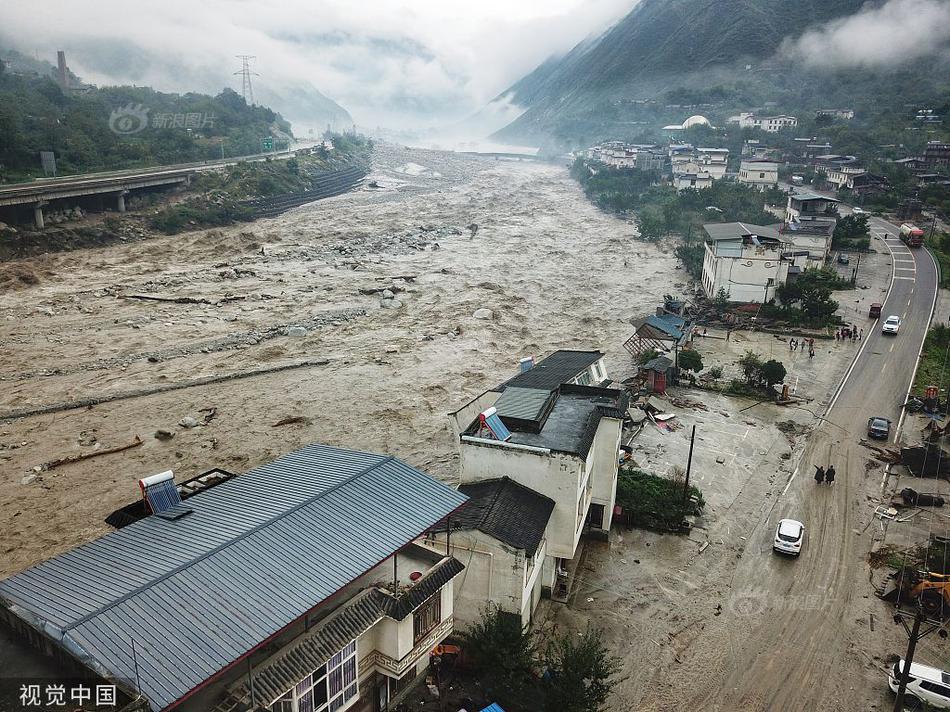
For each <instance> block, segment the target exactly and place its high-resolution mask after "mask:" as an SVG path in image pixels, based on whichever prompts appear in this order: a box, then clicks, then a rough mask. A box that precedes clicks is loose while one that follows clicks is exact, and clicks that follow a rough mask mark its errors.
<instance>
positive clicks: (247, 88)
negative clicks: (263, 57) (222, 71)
mask: <svg viewBox="0 0 950 712" xmlns="http://www.w3.org/2000/svg"><path fill="white" fill-rule="evenodd" d="M235 56H236V57H237V58H238V59H240V60H241V71H239V72H235V73H234V74H235V75H238V74H240V75H241V96H243V97H244V102H245V103H246V104H247V105H248V106H253V105H254V89H253V88H252V87H251V77H252V76H254V77H259V76H261V75H260V74H258V73H257V72H252V71H251V60H252V59H256V57H255V56H254V55H252V54H238V55H235Z"/></svg>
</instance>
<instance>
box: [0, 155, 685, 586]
mask: <svg viewBox="0 0 950 712" xmlns="http://www.w3.org/2000/svg"><path fill="white" fill-rule="evenodd" d="M370 181H375V182H376V185H377V186H378V187H376V188H372V187H369V184H370ZM476 226H477V227H476ZM634 238H635V228H634V226H633V225H631V224H629V223H627V222H625V221H623V220H620V219H618V218H615V217H612V216H609V215H606V214H604V213H602V212H600V211H599V210H598V209H597V208H595V207H594V206H592V205H591V204H590V203H589V201H588V200H587V199H586V198H585V197H584V195H583V194H582V192H581V191H580V189H579V188H578V186H577V184H576V183H575V182H574V181H573V180H572V179H571V178H570V176H569V175H568V172H567V170H566V168H564V167H562V166H558V165H552V164H546V163H535V162H527V161H524V162H514V161H501V160H494V159H489V158H484V157H475V156H461V155H457V154H451V153H443V152H436V151H426V150H418V149H413V150H409V149H406V148H403V147H395V146H385V145H384V146H380V147H378V149H377V153H376V163H375V166H374V169H373V173H372V174H371V175H370V176H369V177H368V179H367V181H366V187H364V188H362V189H360V190H359V191H356V192H353V193H350V194H347V195H344V196H340V197H338V198H333V199H329V200H325V201H322V202H319V203H315V204H311V205H307V206H304V207H302V208H299V209H296V210H294V211H293V212H291V213H288V214H285V215H283V216H281V217H280V218H277V219H273V220H264V221H260V222H257V223H253V224H249V225H241V226H236V227H233V228H229V229H224V230H215V231H202V232H195V233H189V234H183V235H178V236H175V237H163V238H156V239H152V240H147V241H140V242H136V243H129V244H122V245H117V246H112V247H106V248H100V249H95V250H81V251H74V252H68V253H59V254H53V255H45V256H42V257H38V258H33V259H30V260H23V261H21V262H20V263H18V264H17V265H16V267H17V269H18V270H21V271H22V270H28V271H31V272H32V273H33V274H34V275H35V276H36V278H37V279H38V283H37V284H35V285H30V286H23V287H22V288H19V289H16V290H10V291H6V292H4V293H2V294H0V313H2V315H3V316H2V318H0V383H2V384H3V388H2V389H0V410H2V411H3V413H4V415H9V414H10V412H11V411H14V410H17V409H25V408H38V407H42V406H46V405H50V404H56V403H64V402H68V401H82V400H83V399H87V398H102V397H107V396H110V395H114V394H135V393H143V392H149V391H153V390H155V388H156V387H158V386H165V385H173V384H180V383H183V382H187V381H190V380H194V379H199V378H202V377H206V376H215V375H223V374H233V373H243V372H248V371H254V370H258V369H266V368H272V367H275V366H280V365H284V364H295V363H299V362H302V361H304V360H312V361H315V362H317V363H319V362H321V361H323V360H325V361H326V363H325V364H323V365H312V366H309V367H304V368H295V369H292V370H285V371H281V372H275V373H268V374H262V375H256V376H253V377H249V378H244V379H241V380H233V381H225V382H218V383H213V384H210V385H203V386H196V387H191V388H186V389H179V390H173V391H169V392H165V393H157V394H152V395H139V396H137V397H129V398H125V399H122V400H117V401H114V402H107V403H103V404H101V405H96V406H94V407H83V408H74V409H66V410H60V411H59V412H55V413H47V414H42V415H33V416H27V417H21V418H17V419H14V420H9V421H6V422H3V423H0V541H3V542H4V543H5V547H4V549H5V551H4V552H3V556H2V558H0V575H8V574H10V573H12V572H15V571H19V570H21V569H23V568H25V567H27V566H29V565H32V564H34V563H37V562H38V561H40V560H43V559H45V558H48V557H50V556H53V555H55V554H58V553H60V552H62V551H65V550H67V549H69V548H72V547H74V546H76V545H77V544H79V543H81V542H84V541H88V540H89V539H91V538H93V537H95V536H98V535H100V534H102V533H104V532H106V531H107V529H108V528H107V527H106V525H105V524H104V523H103V518H104V517H105V516H106V515H107V514H108V513H109V512H111V511H112V510H113V509H115V508H117V507H119V506H121V505H123V504H126V503H129V502H131V501H133V500H135V499H136V498H137V496H138V490H137V479H138V478H140V477H143V476H146V475H149V474H153V473H156V472H160V471H163V470H167V469H171V470H174V471H175V475H176V478H178V479H179V480H181V479H186V478H188V477H191V476H193V475H195V474H198V473H200V472H203V471H205V470H207V469H209V468H212V467H222V468H225V469H228V470H231V471H234V472H239V473H240V472H244V471H246V470H248V469H250V468H251V467H253V466H255V465H257V464H259V463H261V462H265V461H267V460H270V459H273V458H275V457H276V456H278V455H279V454H281V453H283V452H286V451H289V450H292V449H294V448H297V447H300V446H302V445H303V444H306V443H309V442H324V443H329V444H333V445H340V446H345V447H351V448H359V449H364V450H371V451H378V452H386V453H391V454H393V455H396V456H398V457H401V458H403V459H405V460H406V461H408V462H409V463H410V464H412V465H414V466H417V467H419V468H421V469H423V470H425V471H427V472H429V473H431V474H433V475H435V476H437V477H440V478H442V479H445V480H446V481H453V480H454V478H455V477H456V475H457V463H456V454H455V453H456V447H455V444H454V441H453V437H452V433H451V432H450V430H449V425H448V419H447V417H446V414H447V413H448V412H450V411H452V410H455V409H456V408H458V407H459V406H461V405H462V404H464V403H465V402H467V401H468V400H469V399H471V398H473V397H474V396H476V395H477V394H479V393H480V392H482V391H483V390H485V389H487V388H489V387H491V386H493V385H495V384H497V383H499V382H500V381H502V380H503V379H505V378H507V377H509V376H510V375H511V374H512V373H514V371H515V370H516V369H517V365H518V360H519V358H521V357H522V356H525V355H530V354H533V355H536V356H542V355H545V354H546V353H548V352H550V351H551V350H553V349H556V348H585V349H588V348H598V349H601V350H603V351H605V352H606V353H607V365H608V372H609V375H610V376H611V377H613V378H615V379H619V378H622V377H624V376H625V375H628V373H629V372H630V370H631V367H632V362H631V360H630V357H629V355H627V353H626V352H625V351H624V349H623V347H622V343H623V341H624V340H625V339H626V338H627V337H628V336H630V334H631V332H632V327H631V326H630V323H629V319H630V318H631V317H633V316H639V315H643V314H645V313H648V312H650V311H651V310H652V309H654V308H655V306H656V304H657V301H658V300H659V299H660V298H661V296H662V295H663V294H664V293H666V292H673V293H682V292H683V288H684V287H685V282H686V275H685V273H684V272H683V271H682V270H681V269H680V268H679V267H678V266H677V261H676V260H675V258H674V257H673V256H672V254H670V253H669V252H664V251H663V250H662V249H661V248H657V247H654V246H651V245H646V244H644V243H641V242H637V241H636V240H635V239H634ZM383 290H388V291H383ZM131 296H139V297H141V296H153V297H163V298H181V297H187V298H191V299H192V300H193V302H197V303H173V302H166V301H151V300H143V299H136V298H129V297H131ZM389 297H392V298H389ZM484 309H488V310H491V316H490V318H476V317H475V316H473V315H474V314H475V313H476V311H477V310H484ZM479 315H480V316H481V317H485V316H486V313H485V312H479ZM183 418H184V419H186V422H187V423H188V424H189V425H191V424H192V422H191V421H188V420H187V419H189V418H192V419H194V420H195V421H197V422H198V425H197V426H194V427H185V426H182V425H179V421H181V420H182V419H183ZM288 420H290V421H292V422H289V423H286V424H280V425H277V424H278V423H281V422H282V421H288ZM160 429H164V430H167V431H169V433H172V434H173V437H171V438H168V433H165V434H164V436H163V437H164V439H159V438H157V437H155V434H156V432H157V431H159V430H160ZM136 438H139V439H141V441H142V442H141V444H136ZM125 445H134V446H133V447H130V448H128V449H125V450H122V451H120V452H115V453H112V454H105V455H103V456H101V457H95V458H91V459H86V460H82V461H78V462H72V463H67V464H63V465H60V466H58V467H55V468H52V469H41V470H39V471H37V469H35V468H41V467H42V466H43V465H44V463H49V462H51V461H54V460H58V459H61V458H66V457H71V456H76V455H81V454H85V453H89V452H93V451H94V450H95V449H96V448H99V449H111V448H118V447H121V446H125Z"/></svg>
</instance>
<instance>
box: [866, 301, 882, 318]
mask: <svg viewBox="0 0 950 712" xmlns="http://www.w3.org/2000/svg"><path fill="white" fill-rule="evenodd" d="M883 308H884V305H883V304H881V303H880V302H874V303H873V304H871V308H870V309H868V317H870V318H871V319H880V318H881V309H883Z"/></svg>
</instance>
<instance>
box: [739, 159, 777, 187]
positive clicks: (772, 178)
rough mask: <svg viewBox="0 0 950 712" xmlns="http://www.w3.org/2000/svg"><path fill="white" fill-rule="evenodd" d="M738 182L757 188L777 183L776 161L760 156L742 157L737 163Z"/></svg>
mask: <svg viewBox="0 0 950 712" xmlns="http://www.w3.org/2000/svg"><path fill="white" fill-rule="evenodd" d="M739 182H740V183H747V184H748V185H754V186H756V187H758V188H767V187H771V186H775V185H778V163H776V162H775V161H767V160H764V159H761V158H743V159H742V161H741V162H740V164H739Z"/></svg>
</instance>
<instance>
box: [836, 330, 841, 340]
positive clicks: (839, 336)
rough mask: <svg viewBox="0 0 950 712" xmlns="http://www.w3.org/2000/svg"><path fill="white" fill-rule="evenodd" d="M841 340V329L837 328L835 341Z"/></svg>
mask: <svg viewBox="0 0 950 712" xmlns="http://www.w3.org/2000/svg"><path fill="white" fill-rule="evenodd" d="M840 340H841V329H835V341H840Z"/></svg>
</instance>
